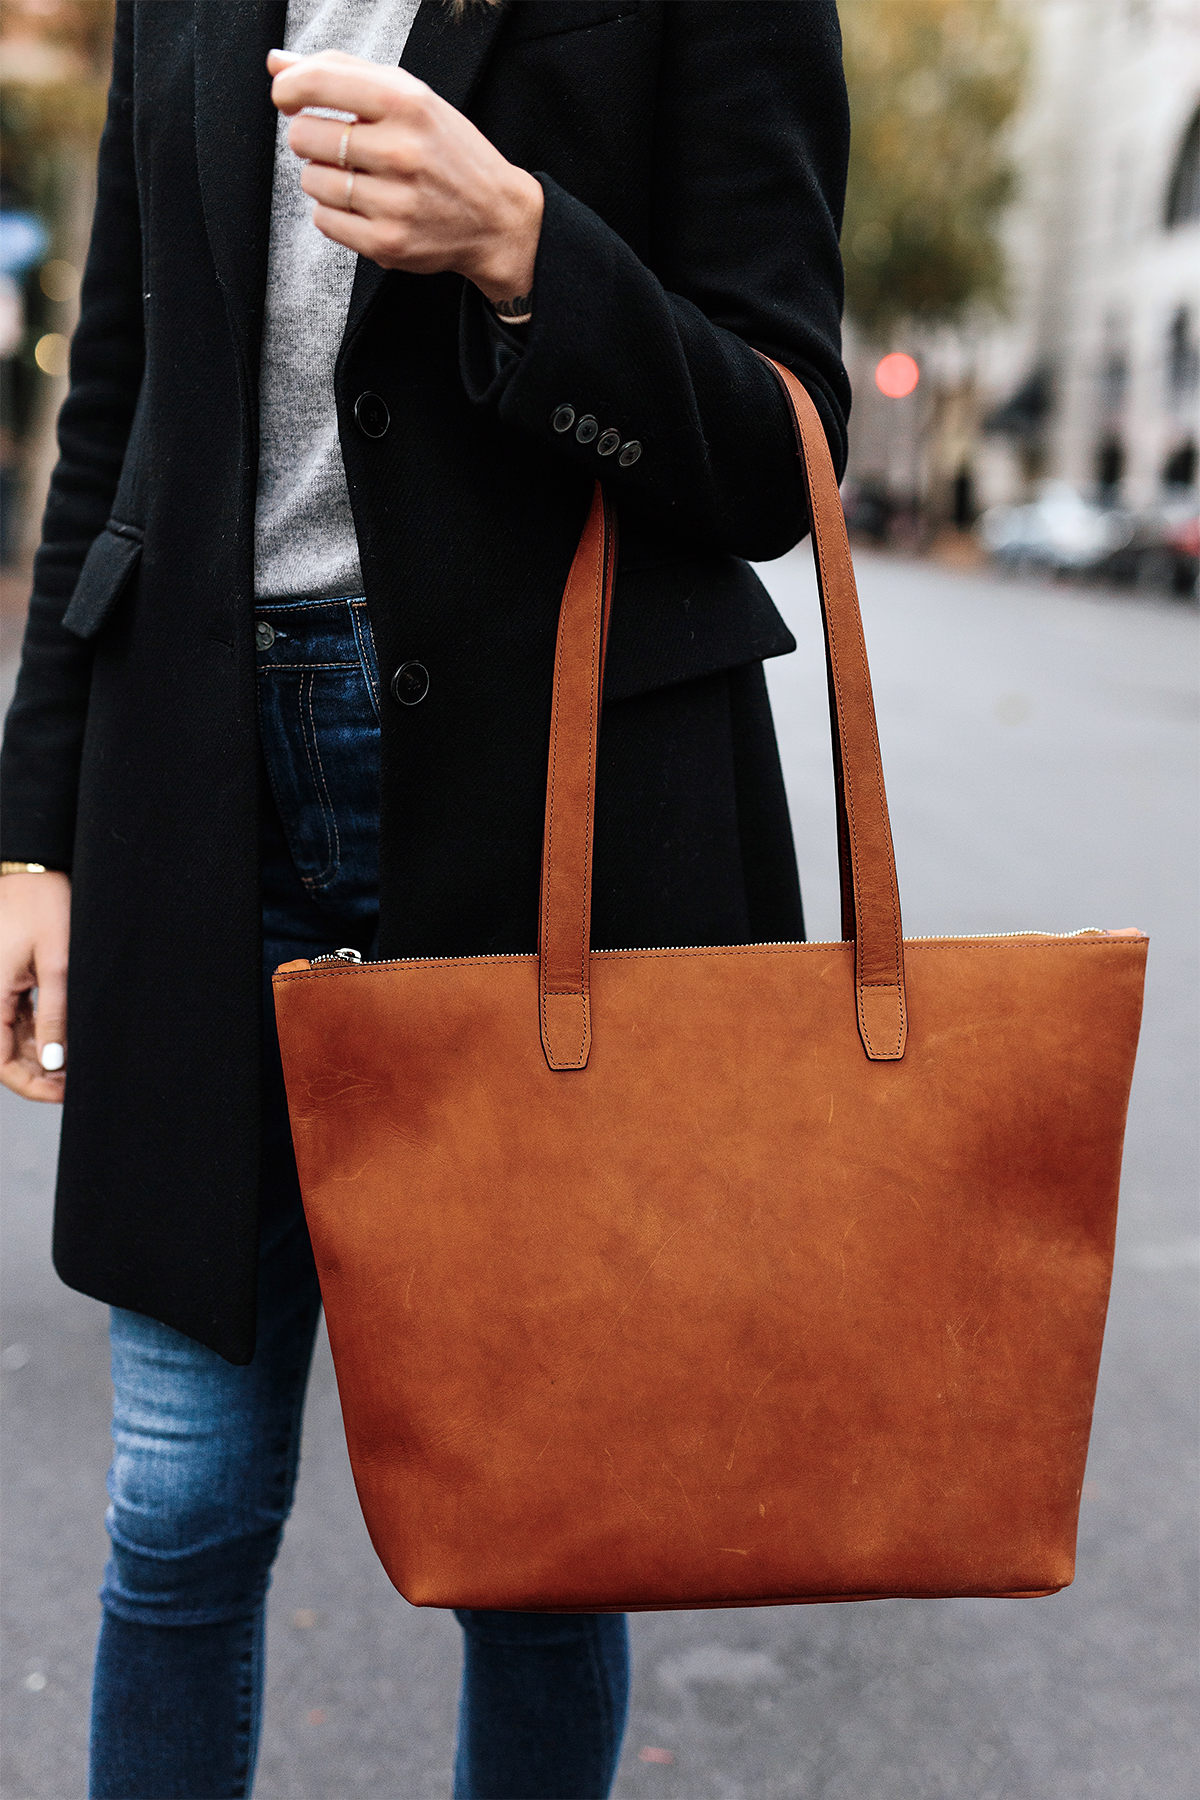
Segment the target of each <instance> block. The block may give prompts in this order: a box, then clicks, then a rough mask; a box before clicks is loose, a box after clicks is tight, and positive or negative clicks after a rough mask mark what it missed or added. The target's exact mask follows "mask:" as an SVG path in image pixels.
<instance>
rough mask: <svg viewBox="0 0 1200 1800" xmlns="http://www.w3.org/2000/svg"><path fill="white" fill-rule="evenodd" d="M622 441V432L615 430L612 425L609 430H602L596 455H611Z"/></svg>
mask: <svg viewBox="0 0 1200 1800" xmlns="http://www.w3.org/2000/svg"><path fill="white" fill-rule="evenodd" d="M620 442H621V434H620V432H619V431H614V430H613V429H612V427H611V426H610V427H609V429H608V430H607V431H602V432H601V433H600V441H599V443H598V444H597V445H596V455H597V456H611V455H612V453H613V451H614V450H615V449H616V447H617V445H618V444H619V443H620Z"/></svg>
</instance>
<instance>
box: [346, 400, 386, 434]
mask: <svg viewBox="0 0 1200 1800" xmlns="http://www.w3.org/2000/svg"><path fill="white" fill-rule="evenodd" d="M391 422H392V415H391V413H390V412H389V411H388V409H387V406H386V404H385V403H384V401H382V400H381V399H380V398H379V395H378V394H360V395H359V396H358V399H357V400H356V401H355V402H354V423H355V424H356V425H357V426H358V429H359V430H360V431H361V432H362V434H363V436H364V437H369V438H381V437H382V436H383V434H384V432H385V431H386V430H387V428H388V426H389V425H390V424H391Z"/></svg>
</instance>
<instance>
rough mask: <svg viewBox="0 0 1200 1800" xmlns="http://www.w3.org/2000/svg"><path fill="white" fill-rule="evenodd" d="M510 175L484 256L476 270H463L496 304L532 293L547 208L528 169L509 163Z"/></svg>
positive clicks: (540, 191)
mask: <svg viewBox="0 0 1200 1800" xmlns="http://www.w3.org/2000/svg"><path fill="white" fill-rule="evenodd" d="M508 174H509V175H510V176H511V178H512V179H511V180H510V181H507V182H506V184H505V191H504V194H503V198H502V202H501V204H500V206H499V207H498V209H497V212H498V222H497V225H496V229H495V230H494V232H493V233H492V236H491V238H490V240H489V242H488V244H487V246H486V251H485V254H484V255H483V256H482V257H481V258H480V261H479V264H478V266H477V267H476V268H474V269H472V270H470V271H464V272H465V273H468V274H469V278H470V280H472V281H473V282H474V283H475V286H476V287H477V288H478V289H479V291H480V293H482V294H483V295H484V297H485V298H486V299H488V300H490V301H491V302H492V303H493V305H494V304H495V303H496V302H497V301H511V300H515V299H518V298H522V297H525V296H528V295H529V293H530V292H531V291H532V288H533V271H534V265H535V263H536V262H537V249H538V239H539V238H540V236H541V231H542V211H543V208H544V205H545V197H544V195H543V193H542V186H541V183H540V182H539V181H535V180H534V178H533V176H532V175H530V174H529V173H528V171H527V170H525V169H518V168H515V167H513V166H512V165H511V164H510V165H509V169H508Z"/></svg>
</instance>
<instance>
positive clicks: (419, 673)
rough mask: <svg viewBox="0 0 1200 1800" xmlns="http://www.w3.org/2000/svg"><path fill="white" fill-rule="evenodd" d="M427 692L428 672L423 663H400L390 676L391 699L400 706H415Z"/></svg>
mask: <svg viewBox="0 0 1200 1800" xmlns="http://www.w3.org/2000/svg"><path fill="white" fill-rule="evenodd" d="M428 692H429V670H428V669H427V668H426V667H425V664H424V663H419V662H406V663H401V664H400V667H399V668H398V669H397V670H396V673H395V674H394V675H393V676H392V699H393V700H398V701H399V702H400V704H401V706H416V705H417V704H418V703H419V702H420V701H422V700H423V699H424V698H425V696H426V694H427V693H428Z"/></svg>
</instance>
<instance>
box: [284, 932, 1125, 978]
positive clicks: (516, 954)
mask: <svg viewBox="0 0 1200 1800" xmlns="http://www.w3.org/2000/svg"><path fill="white" fill-rule="evenodd" d="M1107 936H1108V931H1107V930H1106V928H1105V927H1104V926H1103V925H1081V926H1080V928H1079V930H1078V931H973V932H964V931H943V932H935V933H926V934H925V936H923V937H919V938H908V939H906V940H905V941H906V942H908V943H912V944H953V943H956V942H960V941H961V942H963V943H969V944H974V943H993V942H997V941H998V940H999V939H1001V938H1026V937H1044V938H1078V937H1107ZM846 941H847V940H845V939H836V940H829V941H827V942H824V943H813V942H812V941H811V940H809V939H806V938H774V939H771V940H769V941H768V942H765V943H762V944H756V945H753V946H748V947H752V948H754V949H761V950H801V949H802V950H832V949H833V948H834V944H835V942H836V943H844V942H846ZM719 947H720V946H718V948H719ZM646 948H647V946H646V945H645V944H641V945H636V946H635V945H630V946H628V947H627V948H625V949H612V950H593V951H592V955H593V956H637V955H638V954H639V953H640V952H641V951H642V950H645V949H646ZM650 948H651V949H652V950H658V951H664V950H665V951H667V952H670V951H674V950H680V951H682V950H695V949H697V948H700V949H703V948H704V946H703V945H700V946H697V945H695V944H654V945H652V946H650ZM532 955H533V952H532V951H521V950H504V951H497V952H496V953H495V954H493V955H490V956H489V955H483V956H392V957H387V958H385V959H382V960H381V961H380V962H378V963H371V964H370V965H369V966H370V967H372V968H382V967H383V966H384V962H385V961H386V962H394V963H410V962H527V961H528V960H529V958H530V957H531V956H532ZM322 963H342V964H345V965H349V966H351V967H353V966H354V965H355V964H358V965H359V966H361V967H363V968H365V967H367V966H368V963H367V961H366V959H364V957H363V956H362V955H361V954H360V952H359V951H357V950H351V949H349V948H348V947H347V948H344V949H341V950H334V951H333V952H332V953H331V954H329V955H327V956H314V957H313V958H312V961H311V962H310V964H309V967H310V968H313V969H316V968H319V967H320V965H321V964H322Z"/></svg>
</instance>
